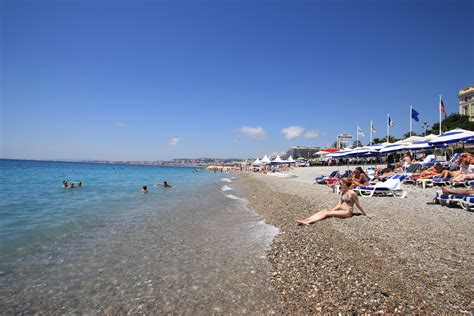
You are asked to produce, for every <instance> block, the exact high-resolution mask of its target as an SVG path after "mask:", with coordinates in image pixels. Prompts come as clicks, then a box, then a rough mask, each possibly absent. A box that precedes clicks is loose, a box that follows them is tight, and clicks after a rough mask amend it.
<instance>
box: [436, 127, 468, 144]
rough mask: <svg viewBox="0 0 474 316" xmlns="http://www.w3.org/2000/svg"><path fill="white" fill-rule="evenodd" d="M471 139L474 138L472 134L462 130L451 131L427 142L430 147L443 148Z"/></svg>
mask: <svg viewBox="0 0 474 316" xmlns="http://www.w3.org/2000/svg"><path fill="white" fill-rule="evenodd" d="M471 137H474V132H471V131H466V130H463V129H453V130H451V131H449V132H446V133H443V134H441V135H439V136H438V137H436V138H435V139H433V140H432V141H430V142H429V144H430V145H432V146H435V147H440V146H445V145H449V144H454V143H459V142H465V141H468V140H469V139H470V138H471Z"/></svg>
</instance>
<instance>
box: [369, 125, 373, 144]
mask: <svg viewBox="0 0 474 316" xmlns="http://www.w3.org/2000/svg"><path fill="white" fill-rule="evenodd" d="M370 145H372V120H370V141H369V146H370Z"/></svg>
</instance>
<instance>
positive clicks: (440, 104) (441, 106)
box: [439, 97, 448, 116]
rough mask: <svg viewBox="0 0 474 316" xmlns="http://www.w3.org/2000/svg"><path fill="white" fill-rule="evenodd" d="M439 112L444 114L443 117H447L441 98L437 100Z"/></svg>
mask: <svg viewBox="0 0 474 316" xmlns="http://www.w3.org/2000/svg"><path fill="white" fill-rule="evenodd" d="M439 110H440V111H441V113H443V114H444V116H447V115H448V112H446V107H445V106H444V102H443V99H441V97H440V98H439Z"/></svg>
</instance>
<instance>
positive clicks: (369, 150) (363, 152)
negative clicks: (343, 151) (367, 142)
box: [347, 146, 382, 157]
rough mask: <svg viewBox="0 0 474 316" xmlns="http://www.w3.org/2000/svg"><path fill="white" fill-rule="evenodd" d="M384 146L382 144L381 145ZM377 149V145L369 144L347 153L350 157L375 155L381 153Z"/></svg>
mask: <svg viewBox="0 0 474 316" xmlns="http://www.w3.org/2000/svg"><path fill="white" fill-rule="evenodd" d="M380 148H382V146H380ZM380 148H378V149H376V146H367V147H358V148H355V149H354V150H352V151H350V152H348V153H347V156H349V157H365V156H374V155H378V154H379V149H380Z"/></svg>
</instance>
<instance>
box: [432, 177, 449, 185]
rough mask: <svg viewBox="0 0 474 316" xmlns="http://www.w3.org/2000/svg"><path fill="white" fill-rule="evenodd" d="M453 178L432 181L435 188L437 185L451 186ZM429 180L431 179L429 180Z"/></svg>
mask: <svg viewBox="0 0 474 316" xmlns="http://www.w3.org/2000/svg"><path fill="white" fill-rule="evenodd" d="M451 178H452V177H447V178H433V179H431V180H432V181H433V186H435V185H440V186H443V185H451ZM427 180H429V179H427Z"/></svg>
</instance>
